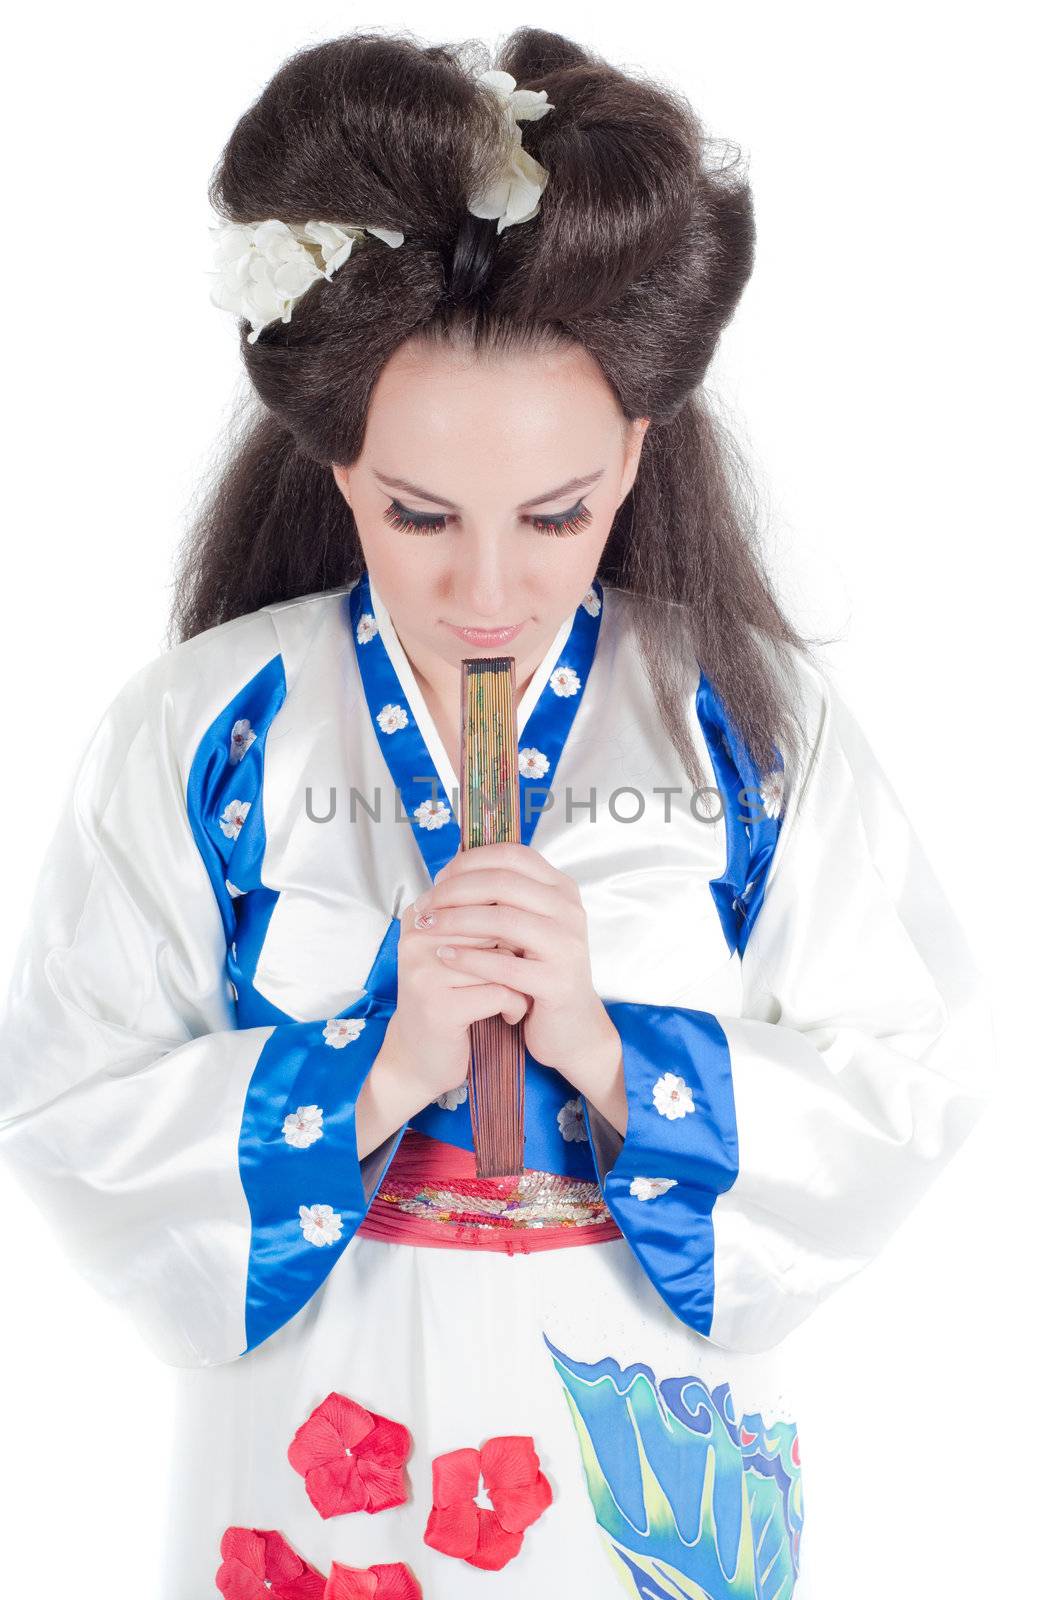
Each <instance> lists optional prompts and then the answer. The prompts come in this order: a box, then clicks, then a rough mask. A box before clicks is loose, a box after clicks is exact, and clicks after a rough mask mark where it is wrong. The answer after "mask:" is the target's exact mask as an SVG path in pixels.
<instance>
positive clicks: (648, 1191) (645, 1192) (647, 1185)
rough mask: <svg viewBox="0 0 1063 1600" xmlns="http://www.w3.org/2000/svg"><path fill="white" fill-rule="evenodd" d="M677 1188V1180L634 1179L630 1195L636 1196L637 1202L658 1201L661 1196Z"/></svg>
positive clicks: (630, 1184)
mask: <svg viewBox="0 0 1063 1600" xmlns="http://www.w3.org/2000/svg"><path fill="white" fill-rule="evenodd" d="M675 1186H676V1179H675V1178H632V1180H631V1182H630V1183H629V1184H628V1193H629V1194H632V1195H634V1197H635V1199H636V1200H656V1198H657V1196H658V1195H659V1194H665V1193H666V1192H667V1191H668V1190H669V1189H674V1188H675Z"/></svg>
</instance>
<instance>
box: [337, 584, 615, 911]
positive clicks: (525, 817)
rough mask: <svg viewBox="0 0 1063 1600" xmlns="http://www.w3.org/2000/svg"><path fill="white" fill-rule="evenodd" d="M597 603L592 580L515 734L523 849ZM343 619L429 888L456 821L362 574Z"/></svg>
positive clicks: (455, 841)
mask: <svg viewBox="0 0 1063 1600" xmlns="http://www.w3.org/2000/svg"><path fill="white" fill-rule="evenodd" d="M603 601H604V591H603V589H602V586H601V584H600V583H599V582H598V580H597V579H595V580H594V582H593V584H592V586H591V588H590V590H589V591H588V593H587V595H586V597H585V598H584V600H583V601H582V602H581V603H580V605H579V606H578V607H577V608H576V611H575V612H574V613H573V617H572V622H571V625H570V627H569V631H568V636H567V638H566V640H565V643H564V644H563V646H562V648H561V652H560V654H559V655H558V657H557V661H556V663H555V665H554V668H553V670H552V672H551V673H550V676H549V679H548V680H547V682H546V683H545V684H544V685H543V688H542V691H541V693H540V695H539V698H538V700H537V702H536V704H535V706H534V708H533V710H532V713H531V715H530V716H529V717H528V720H527V722H526V724H525V726H524V728H523V729H522V730H521V736H520V740H519V779H518V781H519V787H520V811H521V838H522V840H523V843H524V844H530V843H531V840H532V835H533V834H534V832H535V825H536V823H537V822H538V820H539V816H540V814H541V813H542V811H543V810H544V809H545V808H546V806H547V805H548V803H549V801H548V799H547V796H548V795H549V792H550V787H551V782H552V774H553V773H554V772H555V771H556V769H557V763H558V761H559V760H560V757H561V753H562V751H563V750H564V748H565V743H566V741H567V739H568V736H569V733H570V731H571V729H572V724H573V722H574V721H575V719H576V715H577V712H578V710H579V707H580V704H581V703H582V699H583V694H582V691H583V688H584V686H585V684H586V682H587V677H588V674H589V673H590V670H591V666H592V664H593V661H594V653H595V648H596V646H597V643H598V634H599V631H600V628H601V620H602V612H603ZM350 615H351V627H352V629H353V632H354V641H355V655H356V657H357V661H358V669H359V672H360V674H361V680H362V687H363V690H364V692H365V698H366V703H367V705H368V707H369V714H370V716H371V717H372V719H373V726H374V729H375V731H376V736H377V742H378V743H379V745H380V750H381V754H382V755H383V757H384V760H385V762H386V763H387V767H388V771H389V772H390V774H391V777H392V781H393V782H394V784H395V787H396V789H397V790H398V791H399V793H400V795H401V797H402V803H403V807H404V809H405V812H406V815H407V817H408V818H409V820H410V825H411V826H412V828H413V832H414V838H415V839H416V841H417V846H418V848H419V850H420V852H421V855H422V858H423V860H424V863H425V866H426V867H427V869H428V874H429V877H430V878H431V879H432V881H433V882H434V881H435V878H436V875H437V873H438V872H439V871H440V870H441V869H442V868H443V867H444V866H446V864H447V862H448V861H449V860H450V859H451V858H452V857H453V856H454V855H455V854H456V853H457V851H458V849H459V847H460V844H461V827H460V822H459V819H458V818H457V817H455V816H454V814H453V812H452V810H451V807H450V806H449V805H448V804H447V803H446V802H447V798H450V799H451V800H453V799H454V798H455V797H454V796H449V797H448V796H447V791H446V786H445V784H444V783H443V781H442V779H441V778H440V775H439V772H438V770H437V768H436V765H435V762H434V761H433V759H432V757H431V755H430V753H429V750H428V746H427V744H426V743H425V739H424V735H423V733H422V730H421V728H420V726H419V725H418V722H417V718H416V716H415V714H414V710H413V707H412V706H411V705H410V701H409V698H408V696H407V695H406V693H405V691H404V690H403V687H402V684H401V682H400V680H399V676H398V673H397V672H396V670H395V666H394V663H393V662H392V659H391V656H390V654H389V651H388V647H387V645H386V643H385V641H384V638H383V636H382V634H381V631H380V628H379V625H378V624H377V620H376V617H375V616H374V614H373V599H372V590H371V586H370V582H369V574H368V572H367V573H365V574H364V575H363V577H362V579H361V581H360V582H359V583H357V584H355V585H354V587H353V588H352V589H351V594H350Z"/></svg>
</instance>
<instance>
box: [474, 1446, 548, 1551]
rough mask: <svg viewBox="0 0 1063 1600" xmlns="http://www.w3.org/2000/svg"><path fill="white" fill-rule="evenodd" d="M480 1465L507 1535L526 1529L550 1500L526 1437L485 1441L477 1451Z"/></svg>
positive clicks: (537, 1459)
mask: <svg viewBox="0 0 1063 1600" xmlns="http://www.w3.org/2000/svg"><path fill="white" fill-rule="evenodd" d="M480 1464H481V1470H482V1472H483V1476H484V1486H485V1487H486V1489H487V1492H488V1495H489V1496H490V1499H491V1504H492V1506H493V1507H494V1510H495V1515H496V1516H497V1517H498V1520H499V1522H500V1523H501V1524H502V1526H503V1528H506V1529H507V1530H508V1531H509V1532H511V1533H521V1532H523V1530H524V1529H525V1528H528V1527H530V1526H531V1524H532V1523H533V1522H534V1521H535V1520H536V1518H538V1517H541V1516H542V1514H543V1512H544V1511H545V1510H546V1508H547V1506H548V1505H550V1503H551V1501H552V1500H553V1498H554V1494H553V1490H552V1489H551V1488H550V1485H549V1483H548V1482H547V1479H546V1478H545V1477H544V1476H543V1474H542V1472H540V1470H539V1457H538V1455H537V1454H536V1450H535V1446H534V1444H533V1442H532V1440H531V1439H530V1438H529V1437H528V1436H527V1435H526V1434H502V1435H500V1436H499V1437H497V1438H495V1439H488V1440H487V1441H486V1443H485V1444H484V1446H483V1448H482V1449H481V1451H480Z"/></svg>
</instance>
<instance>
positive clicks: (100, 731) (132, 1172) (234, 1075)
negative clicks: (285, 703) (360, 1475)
mask: <svg viewBox="0 0 1063 1600" xmlns="http://www.w3.org/2000/svg"><path fill="white" fill-rule="evenodd" d="M182 659H183V658H182ZM278 663H279V658H278ZM269 681H278V682H280V681H282V675H280V676H278V674H277V673H276V672H275V671H274V673H273V675H272V679H271V678H270V674H268V673H267V674H264V675H263V676H262V683H263V684H266V683H267V682H269ZM153 683H155V676H154V675H153V674H152V673H151V672H150V671H148V670H147V669H145V671H144V672H142V673H139V674H138V675H137V676H136V677H134V678H132V679H131V680H130V681H129V683H128V684H127V685H126V686H125V688H124V689H123V690H122V691H121V692H120V693H119V695H118V696H117V698H116V699H115V701H114V702H113V704H112V705H111V706H110V708H109V709H108V711H107V712H106V713H105V715H104V717H103V719H102V721H101V722H100V724H99V725H98V727H97V728H96V731H95V733H94V735H93V736H92V738H91V740H90V741H89V743H88V746H87V748H86V749H85V750H84V753H83V757H82V759H81V762H80V765H79V766H78V767H77V771H76V776H75V778H74V781H73V784H72V786H71V788H70V791H69V793H68V794H67V796H66V799H65V803H64V805H63V809H62V813H61V816H60V820H59V823H58V827H57V829H56V832H55V835H54V837H53V839H52V842H51V844H50V847H49V849H48V851H47V854H46V857H45V860H44V865H43V868H42V871H41V874H40V879H39V883H38V887H37V890H36V897H35V900H34V903H33V907H32V911H31V915H30V919H29V924H28V926H27V927H26V930H25V933H24V934H23V937H22V941H21V944H20V947H19V950H18V954H17V958H16V962H15V967H14V972H13V975H12V978H11V982H10V987H9V991H8V994H7V1000H6V1006H5V1010H4V1015H3V1021H2V1025H0V1163H2V1164H4V1165H5V1166H6V1168H7V1169H9V1170H10V1171H11V1173H12V1175H13V1176H14V1178H15V1180H16V1181H17V1182H19V1183H20V1184H21V1186H22V1187H24V1189H25V1190H26V1191H27V1192H28V1194H29V1195H30V1197H31V1198H32V1199H33V1201H34V1202H35V1204H36V1205H37V1207H38V1209H39V1211H40V1213H41V1214H42V1216H43V1217H44V1219H45V1220H46V1222H47V1223H49V1224H50V1225H51V1227H52V1228H53V1229H54V1231H55V1233H56V1234H57V1236H58V1239H59V1241H60V1244H61V1246H62V1248H63V1249H64V1250H65V1252H66V1254H67V1256H68V1258H69V1259H70V1261H71V1262H72V1264H73V1265H74V1266H75V1267H76V1268H77V1269H78V1270H79V1271H80V1272H81V1273H82V1274H83V1276H84V1277H85V1278H86V1279H87V1280H88V1281H89V1282H90V1283H92V1284H93V1285H94V1286H95V1287H96V1288H97V1289H98V1290H99V1291H100V1292H101V1293H102V1294H103V1295H104V1296H105V1297H107V1298H109V1299H111V1300H113V1301H115V1302H117V1303H118V1304H119V1305H120V1306H122V1307H124V1308H125V1310H126V1311H127V1312H128V1313H129V1314H130V1316H131V1317H132V1318H133V1319H134V1321H135V1324H136V1325H137V1326H138V1328H139V1330H140V1332H141V1334H142V1335H143V1336H144V1338H145V1339H146V1340H147V1342H148V1344H149V1345H150V1346H151V1347H152V1348H153V1349H154V1350H155V1352H156V1353H157V1354H158V1355H159V1356H160V1357H161V1358H162V1359H163V1360H164V1361H167V1362H169V1363H171V1364H173V1365H176V1366H189V1367H194V1366H208V1365H214V1364H217V1363H221V1362H227V1361H232V1360H233V1359H235V1358H236V1357H238V1356H241V1355H244V1354H246V1353H247V1352H248V1351H249V1350H250V1349H252V1348H253V1347H254V1346H256V1345H257V1344H259V1343H261V1342H262V1340H263V1339H265V1338H266V1337H268V1336H269V1335H270V1334H271V1333H272V1332H273V1331H274V1330H275V1329H277V1328H278V1327H280V1326H281V1325H282V1324H283V1323H285V1322H286V1321H287V1320H288V1319H289V1318H290V1317H291V1316H292V1315H293V1314H294V1313H295V1312H297V1311H298V1310H299V1309H300V1308H301V1307H302V1306H303V1305H304V1304H305V1303H306V1302H307V1301H308V1300H309V1298H310V1296H311V1295H312V1294H313V1293H314V1292H315V1290H316V1289H317V1288H318V1287H319V1285H320V1284H321V1283H322V1282H323V1281H324V1279H325V1277H326V1275H327V1274H328V1272H329V1270H330V1269H331V1267H332V1266H333V1265H334V1264H335V1262H336V1260H337V1259H338V1257H339V1256H340V1254H341V1253H342V1251H343V1249H344V1247H345V1246H346V1244H347V1243H349V1241H350V1239H351V1237H352V1235H353V1233H354V1231H355V1229H356V1228H357V1227H358V1225H359V1223H360V1222H361V1220H362V1219H363V1217H364V1215H365V1211H366V1208H367V1206H368V1204H369V1202H370V1200H371V1199H372V1196H373V1194H374V1193H375V1188H376V1186H377V1185H378V1184H379V1182H380V1180H381V1178H382V1177H383V1174H384V1171H385V1170H386V1166H387V1163H388V1162H389V1160H390V1157H391V1155H392V1154H393V1153H394V1149H395V1146H396V1144H397V1142H398V1139H399V1138H400V1137H401V1132H402V1130H401V1129H399V1130H397V1131H396V1133H395V1134H394V1135H393V1136H392V1137H391V1138H390V1139H389V1140H387V1141H385V1143H384V1144H383V1145H381V1146H380V1147H379V1148H378V1149H377V1150H376V1151H374V1152H373V1153H372V1154H371V1155H370V1156H368V1157H367V1158H366V1159H365V1160H364V1161H362V1162H361V1163H360V1162H359V1160H358V1153H357V1136H356V1122H355V1104H356V1101H357V1098H358V1094H359V1092H360V1089H361V1086H362V1084H363V1083H364V1082H365V1079H366V1077H367V1075H368V1072H369V1069H370V1067H371V1066H372V1063H373V1060H374V1058H375V1056H376V1053H377V1051H378V1050H379V1047H380V1044H381V1041H382V1039H383V1035H384V1031H385V1029H386V1027H387V1020H388V1019H387V1016H386V1015H385V1014H379V1013H378V1014H372V1015H367V1016H364V1017H357V1016H355V1015H354V1014H353V1013H354V1012H356V1011H357V1009H358V1007H357V1005H355V1006H354V1007H353V1008H352V1012H351V1013H344V1014H343V1017H342V1018H322V1019H320V1020H319V1021H315V1022H291V1021H288V1022H281V1023H276V1024H273V1025H269V1026H258V1027H246V1028H238V1027H236V1026H235V1025H234V1017H235V1012H234V1007H233V999H232V995H231V992H230V983H229V979H228V977H227V975H226V951H227V943H228V934H227V931H226V929H225V926H224V923H223V919H222V916H221V914H220V910H219V905H218V900H217V895H216V886H214V885H212V882H211V876H210V873H209V872H208V869H207V866H206V864H205V860H204V856H203V854H202V853H201V850H200V848H199V846H198V844H197V841H196V838H195V837H194V834H193V830H192V827H191V824H190V820H189V814H188V808H187V804H186V780H187V772H186V770H184V768H183V767H182V763H181V760H180V759H178V755H177V753H176V752H175V750H174V748H173V746H172V743H171V740H170V738H169V736H168V728H169V727H170V726H171V725H173V723H174V721H175V716H176V711H177V710H178V709H179V708H177V707H175V703H174V697H173V695H172V693H170V692H169V690H167V691H166V692H162V691H160V690H159V689H158V687H157V686H156V688H155V689H151V688H150V687H149V686H150V685H151V684H153ZM199 692H200V693H202V690H200V691H199ZM260 755H261V742H260V745H259V749H258V750H256V752H255V756H256V759H258V758H260ZM224 765H225V758H224V756H223V758H222V766H224ZM251 767H252V762H251V760H250V758H249V760H248V765H247V770H248V772H249V773H250V770H251ZM234 770H235V769H234ZM233 781H234V782H235V781H237V780H236V779H234V780H233ZM244 781H249V780H244ZM256 804H257V801H256ZM243 809H245V810H246V809H248V807H246V806H244V807H243ZM240 816H241V809H240V805H239V803H237V810H236V812H235V813H234V812H233V811H232V808H231V806H230V808H229V809H228V810H227V811H225V812H223V813H222V815H221V817H220V818H219V819H216V820H219V821H220V822H221V824H222V828H219V829H218V830H217V831H218V835H219V839H221V840H222V841H223V842H224V837H223V833H224V832H225V831H227V832H228V833H229V834H231V835H234V834H235V833H236V832H237V825H238V823H239V820H240ZM227 818H228V819H229V820H230V821H231V822H232V826H229V825H228V823H227V821H226V819H227ZM254 820H255V818H254V809H253V808H251V815H250V817H249V818H248V821H247V826H248V827H249V828H250V827H252V826H253V825H254Z"/></svg>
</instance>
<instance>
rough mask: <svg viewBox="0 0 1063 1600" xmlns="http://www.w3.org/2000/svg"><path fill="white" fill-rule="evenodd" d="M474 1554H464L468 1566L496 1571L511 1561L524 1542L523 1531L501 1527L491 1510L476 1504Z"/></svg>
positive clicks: (486, 1570)
mask: <svg viewBox="0 0 1063 1600" xmlns="http://www.w3.org/2000/svg"><path fill="white" fill-rule="evenodd" d="M476 1510H477V1512H478V1514H479V1526H478V1528H477V1540H476V1554H475V1555H474V1556H466V1558H465V1559H466V1561H468V1563H469V1565H470V1567H482V1568H483V1570H484V1571H485V1572H497V1571H498V1570H499V1568H500V1567H504V1566H505V1565H506V1562H507V1561H512V1560H513V1557H514V1556H515V1555H517V1554H518V1552H519V1550H520V1547H521V1545H522V1544H523V1543H524V1535H523V1533H511V1532H509V1531H508V1530H507V1529H506V1528H503V1526H502V1524H501V1523H500V1522H499V1520H498V1518H497V1517H496V1515H495V1513H494V1512H493V1511H487V1510H486V1509H485V1508H484V1507H483V1506H477V1507H476Z"/></svg>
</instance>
